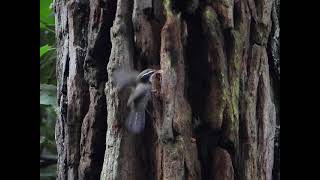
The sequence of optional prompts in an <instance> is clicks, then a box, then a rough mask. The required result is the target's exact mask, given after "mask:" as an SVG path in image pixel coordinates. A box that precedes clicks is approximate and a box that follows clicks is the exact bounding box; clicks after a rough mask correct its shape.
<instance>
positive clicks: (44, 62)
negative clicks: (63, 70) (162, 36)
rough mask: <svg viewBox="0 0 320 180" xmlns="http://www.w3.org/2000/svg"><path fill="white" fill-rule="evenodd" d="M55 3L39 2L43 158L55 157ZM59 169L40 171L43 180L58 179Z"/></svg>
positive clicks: (50, 168) (54, 167) (49, 168)
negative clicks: (57, 172) (52, 6)
mask: <svg viewBox="0 0 320 180" xmlns="http://www.w3.org/2000/svg"><path fill="white" fill-rule="evenodd" d="M51 4H52V0H40V156H45V157H51V158H52V157H56V156H57V149H56V144H55V136H54V133H55V131H54V129H55V122H56V118H57V113H56V108H57V97H56V96H57V90H56V89H57V88H56V84H57V83H56V81H57V79H56V73H55V71H56V67H55V66H56V51H55V48H54V47H55V33H54V14H53V12H52V9H51V7H50V6H51ZM55 177H56V165H55V164H54V165H50V166H48V167H45V168H41V167H40V179H42V180H46V179H55Z"/></svg>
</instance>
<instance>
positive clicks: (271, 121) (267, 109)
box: [257, 48, 276, 180]
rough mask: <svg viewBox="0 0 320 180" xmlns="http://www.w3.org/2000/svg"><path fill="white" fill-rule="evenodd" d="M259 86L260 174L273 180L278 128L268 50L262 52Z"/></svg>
mask: <svg viewBox="0 0 320 180" xmlns="http://www.w3.org/2000/svg"><path fill="white" fill-rule="evenodd" d="M259 78H260V79H259V84H258V89H257V90H258V98H259V101H258V102H259V104H257V107H258V111H257V121H258V125H259V126H258V127H257V128H258V132H259V133H258V134H257V143H258V144H257V147H258V152H259V154H258V163H257V164H258V174H259V177H260V178H261V179H265V180H271V179H272V167H273V162H274V160H273V152H274V137H275V126H276V113H275V106H274V103H273V102H272V100H271V90H272V89H271V86H270V77H269V65H268V57H267V53H266V49H265V48H264V49H263V51H262V57H261V65H260V77H259Z"/></svg>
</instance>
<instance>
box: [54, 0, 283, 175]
mask: <svg viewBox="0 0 320 180" xmlns="http://www.w3.org/2000/svg"><path fill="white" fill-rule="evenodd" d="M279 7H280V1H279V0H274V1H272V0H255V1H253V0H240V1H237V0H235V1H233V0H202V1H200V0H188V1H177V0H163V1H160V0H134V1H125V0H90V1H87V0H69V1H67V0H56V1H55V3H54V11H55V17H56V39H57V54H58V60H57V77H58V104H59V114H60V115H59V117H58V119H57V124H56V141H57V149H58V176H57V179H59V180H65V179H68V180H69V179H85V180H86V179H101V180H105V179H108V180H109V179H132V180H136V179H137V180H138V179H139V180H140V179H142V180H143V179H146V180H147V179H148V180H149V179H159V180H160V179H189V180H191V179H194V180H198V179H203V180H205V179H215V180H220V179H221V180H230V179H236V180H237V179H239V180H250V179H251V180H257V179H259V180H260V179H261V180H264V179H265V180H271V179H280V167H279V165H280V160H279V155H280V154H279V153H280V144H279V143H280V140H279V134H280V126H279V123H280V119H279V113H280V108H279V103H280V96H279V88H280V86H279V84H280V58H279V46H280V41H279V38H280V36H279V31H280V28H279V24H280V17H279ZM118 67H122V68H127V69H135V70H138V71H141V70H143V69H145V68H154V69H162V71H163V73H162V74H161V76H157V77H156V78H157V81H156V82H155V83H153V84H152V88H153V91H152V100H151V102H150V103H149V105H148V107H147V114H146V127H145V130H144V132H143V133H142V134H139V135H133V134H130V133H129V132H127V130H126V129H125V126H124V120H125V118H126V115H127V114H128V108H127V107H126V101H127V99H128V95H129V92H128V91H125V92H118V91H117V90H116V88H115V86H114V79H113V72H114V70H115V69H116V68H118Z"/></svg>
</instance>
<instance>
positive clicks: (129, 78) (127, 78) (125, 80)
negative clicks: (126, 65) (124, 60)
mask: <svg viewBox="0 0 320 180" xmlns="http://www.w3.org/2000/svg"><path fill="white" fill-rule="evenodd" d="M138 75H139V72H137V71H134V70H126V69H119V70H116V71H115V72H114V73H113V77H114V82H115V84H116V86H117V88H118V89H119V90H122V89H123V88H124V87H126V86H134V85H135V83H136V78H137V76H138Z"/></svg>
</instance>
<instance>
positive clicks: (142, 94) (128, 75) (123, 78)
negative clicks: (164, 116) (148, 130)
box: [114, 69, 156, 134]
mask: <svg viewBox="0 0 320 180" xmlns="http://www.w3.org/2000/svg"><path fill="white" fill-rule="evenodd" d="M155 72H156V71H155V70H152V69H146V70H144V71H142V72H141V73H138V72H137V71H133V70H124V69H122V70H118V71H115V72H114V79H115V83H116V86H117V88H118V90H120V91H121V90H122V89H123V88H125V87H130V88H131V94H130V96H129V99H128V102H127V106H128V107H129V108H130V112H129V115H128V116H127V118H126V122H125V124H126V128H127V129H128V131H129V132H131V133H134V134H138V133H141V132H142V131H143V130H144V126H145V109H146V107H147V104H148V101H149V100H150V98H151V83H150V78H151V77H152V75H153V74H154V73H155Z"/></svg>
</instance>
